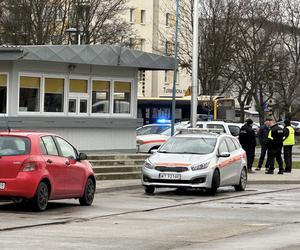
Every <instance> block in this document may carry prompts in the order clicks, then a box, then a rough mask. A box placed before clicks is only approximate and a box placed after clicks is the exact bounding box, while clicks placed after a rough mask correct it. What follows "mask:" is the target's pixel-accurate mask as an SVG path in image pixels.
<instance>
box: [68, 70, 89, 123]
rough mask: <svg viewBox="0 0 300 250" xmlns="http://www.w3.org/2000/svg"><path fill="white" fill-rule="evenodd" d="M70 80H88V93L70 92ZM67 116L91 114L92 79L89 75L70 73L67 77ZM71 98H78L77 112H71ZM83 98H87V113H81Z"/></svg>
mask: <svg viewBox="0 0 300 250" xmlns="http://www.w3.org/2000/svg"><path fill="white" fill-rule="evenodd" d="M70 80H86V81H87V84H88V86H87V93H76V92H70ZM67 93H68V94H67V99H66V102H67V104H66V105H67V116H73V117H80V116H82V117H86V116H91V113H90V108H89V107H90V106H91V101H90V96H91V79H90V77H89V76H83V75H69V77H68V78H67ZM69 99H76V100H77V103H76V105H77V107H76V109H77V112H76V113H69ZM81 99H84V100H85V99H87V112H86V113H80V100H81Z"/></svg>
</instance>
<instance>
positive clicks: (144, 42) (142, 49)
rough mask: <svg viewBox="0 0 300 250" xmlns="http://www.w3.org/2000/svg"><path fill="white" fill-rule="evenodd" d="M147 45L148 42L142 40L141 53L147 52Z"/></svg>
mask: <svg viewBox="0 0 300 250" xmlns="http://www.w3.org/2000/svg"><path fill="white" fill-rule="evenodd" d="M145 44H146V40H145V39H141V51H145Z"/></svg>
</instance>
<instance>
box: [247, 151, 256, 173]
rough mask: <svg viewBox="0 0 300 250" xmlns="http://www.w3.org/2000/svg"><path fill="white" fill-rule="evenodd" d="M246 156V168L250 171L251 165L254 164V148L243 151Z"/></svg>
mask: <svg viewBox="0 0 300 250" xmlns="http://www.w3.org/2000/svg"><path fill="white" fill-rule="evenodd" d="M245 151H246V156H247V168H248V169H252V165H253V162H254V157H255V147H254V148H247V149H245Z"/></svg>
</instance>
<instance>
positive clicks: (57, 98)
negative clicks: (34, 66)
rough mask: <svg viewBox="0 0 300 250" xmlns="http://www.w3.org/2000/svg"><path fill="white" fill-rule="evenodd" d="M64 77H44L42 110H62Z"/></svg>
mask: <svg viewBox="0 0 300 250" xmlns="http://www.w3.org/2000/svg"><path fill="white" fill-rule="evenodd" d="M64 84H65V80H64V79H59V78H45V100H44V112H64Z"/></svg>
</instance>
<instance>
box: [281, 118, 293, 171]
mask: <svg viewBox="0 0 300 250" xmlns="http://www.w3.org/2000/svg"><path fill="white" fill-rule="evenodd" d="M284 124H285V127H284V129H283V134H284V140H283V157H284V163H285V169H284V172H286V173H291V172H292V149H293V146H294V145H295V130H294V129H293V128H292V126H291V122H290V121H289V120H285V121H284Z"/></svg>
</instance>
